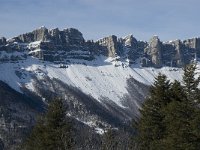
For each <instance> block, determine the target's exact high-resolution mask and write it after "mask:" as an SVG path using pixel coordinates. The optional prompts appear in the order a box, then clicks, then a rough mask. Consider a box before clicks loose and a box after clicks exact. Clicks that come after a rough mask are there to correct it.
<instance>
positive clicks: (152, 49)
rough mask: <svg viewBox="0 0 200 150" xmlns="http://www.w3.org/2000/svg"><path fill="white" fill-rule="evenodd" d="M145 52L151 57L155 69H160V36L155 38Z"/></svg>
mask: <svg viewBox="0 0 200 150" xmlns="http://www.w3.org/2000/svg"><path fill="white" fill-rule="evenodd" d="M145 52H146V53H147V54H148V55H150V57H151V62H152V64H153V65H154V66H155V67H160V66H161V65H162V43H161V42H160V39H159V38H158V36H153V37H152V38H151V39H150V41H149V45H148V47H146V48H145Z"/></svg>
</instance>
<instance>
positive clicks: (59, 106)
mask: <svg viewBox="0 0 200 150" xmlns="http://www.w3.org/2000/svg"><path fill="white" fill-rule="evenodd" d="M71 129H72V126H71V124H70V123H69V122H67V120H66V116H65V109H64V106H63V103H62V101H61V100H54V101H52V102H51V103H50V104H49V107H48V111H47V113H46V114H45V115H44V116H43V117H42V118H41V119H40V120H38V123H37V124H36V126H35V127H34V129H33V131H32V133H31V135H30V137H29V138H28V140H27V142H26V143H25V149H26V150H47V149H48V150H67V149H70V148H71V147H72V143H73V141H72V137H71Z"/></svg>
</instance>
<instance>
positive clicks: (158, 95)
mask: <svg viewBox="0 0 200 150" xmlns="http://www.w3.org/2000/svg"><path fill="white" fill-rule="evenodd" d="M195 69H196V65H195V64H191V65H189V66H187V67H186V68H184V76H183V85H181V83H180V82H178V81H174V82H173V83H172V84H170V83H169V81H168V80H167V79H166V77H165V76H163V75H158V77H157V78H156V81H155V83H154V85H153V87H152V88H151V90H150V97H149V98H148V99H147V100H146V102H145V103H144V105H143V107H142V109H141V118H140V119H139V121H138V125H137V127H138V145H139V149H141V150H145V149H148V150H149V149H150V150H151V149H152V150H156V149H159V150H160V149H161V150H162V149H163V150H168V149H170V150H187V149H188V150H198V149H199V147H200V108H199V100H200V93H199V89H198V85H199V81H200V78H195V77H196V76H195V75H196V73H195Z"/></svg>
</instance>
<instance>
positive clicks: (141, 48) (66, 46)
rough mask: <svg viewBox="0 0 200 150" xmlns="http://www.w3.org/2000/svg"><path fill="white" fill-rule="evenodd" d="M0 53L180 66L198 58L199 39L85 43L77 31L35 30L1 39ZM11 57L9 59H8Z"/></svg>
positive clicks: (108, 39)
mask: <svg viewBox="0 0 200 150" xmlns="http://www.w3.org/2000/svg"><path fill="white" fill-rule="evenodd" d="M0 51H1V53H3V51H5V52H8V53H13V52H19V51H20V52H25V51H27V52H28V54H27V55H31V56H35V57H37V58H39V59H41V60H44V61H52V62H62V63H66V59H71V58H75V59H86V60H92V59H94V56H95V55H100V54H102V55H105V56H107V57H113V58H114V57H117V56H118V57H120V58H121V59H128V60H129V62H130V63H135V62H138V61H139V62H140V65H141V66H142V67H162V66H173V67H182V66H184V65H185V64H188V63H189V62H191V61H194V60H196V59H198V58H199V57H200V38H192V39H187V40H184V41H181V40H175V41H169V42H162V41H161V40H160V39H159V38H158V36H153V37H152V38H151V39H150V41H149V42H146V41H138V40H137V39H136V38H134V37H133V35H128V36H126V37H124V38H118V37H117V36H115V35H111V36H108V37H105V38H102V39H100V40H97V41H95V42H94V41H91V40H88V41H86V40H85V39H84V38H83V35H82V33H81V32H80V31H78V30H77V29H74V28H69V29H64V30H62V31H60V30H59V29H58V28H56V29H51V30H50V29H47V28H45V27H41V28H38V29H36V30H34V31H32V32H29V33H25V34H22V35H19V36H17V37H14V38H11V39H6V38H4V37H2V38H1V39H0ZM11 56H12V57H11ZM25 58H26V55H25V54H24V55H21V56H19V55H17V56H15V55H12V54H11V55H10V58H8V56H5V57H3V56H2V55H1V58H0V60H1V61H8V60H13V61H14V60H18V59H25Z"/></svg>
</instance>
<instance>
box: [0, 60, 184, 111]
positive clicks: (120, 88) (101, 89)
mask: <svg viewBox="0 0 200 150" xmlns="http://www.w3.org/2000/svg"><path fill="white" fill-rule="evenodd" d="M159 72H161V73H162V74H165V75H166V76H167V77H168V78H169V79H170V80H174V79H176V80H181V79H182V74H183V71H182V69H181V68H170V67H163V68H161V69H155V68H142V67H139V66H138V65H131V66H128V63H127V62H121V61H113V60H112V59H111V58H106V57H103V56H99V57H97V58H96V59H95V60H93V61H83V60H70V63H69V64H67V65H66V68H60V64H54V63H50V62H43V61H40V60H38V59H36V58H33V57H28V58H27V59H26V60H23V61H19V62H18V63H1V64H0V80H2V81H5V82H6V83H8V84H9V85H10V86H11V87H12V88H14V89H16V90H17V91H20V92H21V90H20V86H22V85H25V86H26V87H27V88H28V89H30V90H31V91H33V92H34V87H33V85H32V82H33V79H32V76H33V75H34V76H35V75H36V76H37V77H38V78H41V79H42V78H43V77H44V76H49V77H50V78H57V79H59V80H61V81H62V82H64V83H66V84H68V85H72V86H74V87H77V88H79V89H80V90H82V91H83V92H84V93H86V94H89V95H91V96H93V97H94V98H95V99H97V100H98V101H101V97H107V98H109V99H110V100H112V101H113V102H115V103H116V104H118V105H119V106H121V107H123V106H122V103H121V98H122V97H123V95H124V94H126V93H128V91H127V89H126V88H127V79H129V78H130V77H133V78H134V79H136V80H137V81H139V82H142V83H144V84H148V85H150V84H152V83H153V81H154V77H155V76H156V75H157V74H158V73H159Z"/></svg>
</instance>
